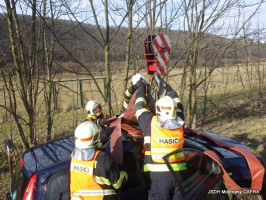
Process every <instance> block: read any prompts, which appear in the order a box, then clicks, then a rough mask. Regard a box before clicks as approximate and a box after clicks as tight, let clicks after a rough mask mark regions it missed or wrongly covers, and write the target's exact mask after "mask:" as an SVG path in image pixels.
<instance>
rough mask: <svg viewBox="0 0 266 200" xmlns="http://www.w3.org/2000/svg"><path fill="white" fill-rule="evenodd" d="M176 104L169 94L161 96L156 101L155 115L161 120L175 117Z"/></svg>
mask: <svg viewBox="0 0 266 200" xmlns="http://www.w3.org/2000/svg"><path fill="white" fill-rule="evenodd" d="M176 112H177V104H176V103H175V102H174V100H173V99H172V98H171V97H169V96H163V97H162V98H160V99H159V100H158V101H157V102H156V115H157V116H158V117H160V118H161V119H163V120H167V119H176Z"/></svg>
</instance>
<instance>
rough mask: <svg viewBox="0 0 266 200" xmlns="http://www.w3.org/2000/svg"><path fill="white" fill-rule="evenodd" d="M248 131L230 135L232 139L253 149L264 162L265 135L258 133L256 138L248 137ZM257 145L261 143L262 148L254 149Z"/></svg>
mask: <svg viewBox="0 0 266 200" xmlns="http://www.w3.org/2000/svg"><path fill="white" fill-rule="evenodd" d="M248 136H249V133H242V134H238V135H233V136H232V137H230V138H231V139H233V140H236V141H238V142H240V143H242V144H244V145H246V146H248V147H250V148H251V149H252V150H254V151H255V152H254V153H255V154H256V155H258V154H259V155H260V156H261V157H262V158H263V160H264V161H265V162H266V151H265V150H266V135H259V134H258V137H256V138H249V137H248ZM259 145H263V148H260V150H259V151H257V150H256V149H257V148H258V146H259Z"/></svg>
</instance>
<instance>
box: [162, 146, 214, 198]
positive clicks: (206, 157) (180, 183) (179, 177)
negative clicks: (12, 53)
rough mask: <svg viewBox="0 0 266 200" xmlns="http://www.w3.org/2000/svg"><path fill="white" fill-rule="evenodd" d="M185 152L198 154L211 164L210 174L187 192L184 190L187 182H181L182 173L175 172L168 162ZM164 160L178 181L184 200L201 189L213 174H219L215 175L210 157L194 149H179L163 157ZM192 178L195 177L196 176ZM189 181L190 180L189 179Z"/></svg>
mask: <svg viewBox="0 0 266 200" xmlns="http://www.w3.org/2000/svg"><path fill="white" fill-rule="evenodd" d="M185 151H191V152H196V153H198V154H200V155H202V156H203V158H204V159H205V160H207V161H210V163H209V164H210V170H209V171H208V173H206V174H205V177H202V179H200V181H199V182H198V183H195V184H194V185H193V187H192V188H190V189H189V190H185V188H184V185H183V184H184V182H185V181H182V182H181V180H182V179H183V177H182V175H181V173H182V171H174V170H173V168H172V166H171V163H170V162H169V161H168V159H169V158H170V156H173V155H174V154H178V153H183V152H185ZM163 159H164V161H165V163H166V165H167V167H168V169H169V170H170V172H171V173H172V175H173V177H174V179H175V180H176V182H177V184H178V186H179V188H180V191H181V193H182V195H183V197H184V198H186V197H187V196H189V194H190V193H193V192H194V191H195V190H197V188H198V187H200V184H201V183H203V182H205V180H206V179H208V178H209V177H210V176H212V175H213V174H217V173H214V172H215V170H214V168H213V164H214V161H213V160H212V159H211V158H210V157H208V156H207V155H205V154H204V153H203V152H201V151H199V150H196V149H192V148H182V149H177V150H174V151H172V152H171V153H169V154H167V155H165V156H163ZM185 160H186V161H187V158H185ZM179 162H184V161H177V162H176V163H179ZM199 170H200V169H199ZM192 176H194V174H193V175H192ZM192 176H191V177H192ZM188 179H190V178H188Z"/></svg>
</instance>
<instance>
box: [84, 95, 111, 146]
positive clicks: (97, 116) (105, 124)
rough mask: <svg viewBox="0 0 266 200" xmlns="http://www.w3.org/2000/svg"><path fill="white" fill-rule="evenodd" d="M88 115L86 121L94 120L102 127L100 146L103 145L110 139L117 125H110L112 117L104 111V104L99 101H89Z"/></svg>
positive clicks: (87, 106)
mask: <svg viewBox="0 0 266 200" xmlns="http://www.w3.org/2000/svg"><path fill="white" fill-rule="evenodd" d="M86 110H87V112H88V116H87V118H86V119H85V121H92V122H93V123H95V124H97V125H98V126H100V127H101V133H100V142H99V147H102V146H103V145H104V144H105V143H106V142H108V141H109V136H110V135H111V134H112V132H113V130H114V128H115V127H109V124H110V122H109V121H108V119H110V118H111V117H110V116H108V115H106V114H103V113H102V106H101V104H100V103H99V102H97V101H92V100H91V101H88V103H87V105H86Z"/></svg>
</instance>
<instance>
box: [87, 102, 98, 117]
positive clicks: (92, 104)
mask: <svg viewBox="0 0 266 200" xmlns="http://www.w3.org/2000/svg"><path fill="white" fill-rule="evenodd" d="M98 106H101V104H100V103H99V102H97V101H88V103H87V105H86V110H87V111H88V113H89V114H91V115H94V114H93V110H94V109H95V108H97V107H98Z"/></svg>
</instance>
